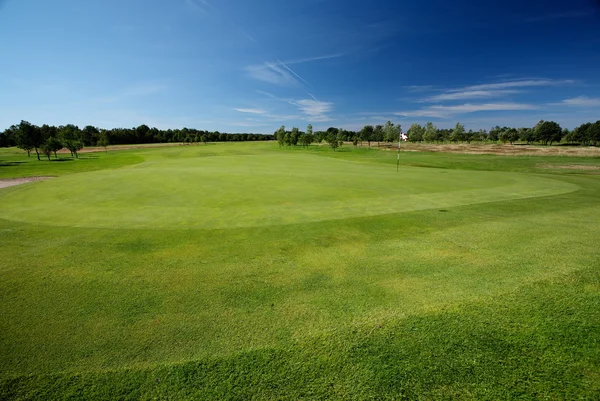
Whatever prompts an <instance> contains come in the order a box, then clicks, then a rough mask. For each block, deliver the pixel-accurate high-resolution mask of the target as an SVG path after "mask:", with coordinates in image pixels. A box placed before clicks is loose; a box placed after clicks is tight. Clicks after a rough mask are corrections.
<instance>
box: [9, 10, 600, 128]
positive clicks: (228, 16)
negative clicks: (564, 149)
mask: <svg viewBox="0 0 600 401" xmlns="http://www.w3.org/2000/svg"><path fill="white" fill-rule="evenodd" d="M0 54H2V55H3V57H2V62H0V129H4V128H6V127H8V126H10V125H11V124H16V123H18V122H19V121H20V120H21V119H25V120H28V121H31V122H32V123H35V124H43V123H48V124H55V125H61V124H68V123H74V124H78V125H80V126H84V125H87V124H91V125H95V126H100V127H103V128H113V127H132V126H137V125H140V124H142V123H145V124H148V125H150V126H156V127H158V128H180V127H184V126H187V127H192V128H198V129H208V130H219V131H223V132H264V133H271V132H273V131H274V130H275V129H276V128H278V127H279V126H280V125H282V124H285V125H286V126H288V127H291V126H298V127H301V128H304V127H306V125H307V124H308V123H309V122H310V123H312V124H313V125H314V126H315V128H316V129H320V128H327V127H329V126H336V127H343V128H346V129H359V128H360V127H361V126H363V125H365V124H379V123H384V122H385V121H387V120H392V121H393V122H396V123H401V124H402V125H403V127H404V128H405V129H406V128H408V126H409V125H410V124H412V123H415V122H417V123H424V122H426V121H433V122H434V123H435V124H436V125H437V126H439V127H450V126H453V125H454V124H455V123H456V122H457V121H460V122H461V123H464V124H465V125H466V127H467V128H472V129H479V128H486V129H489V128H490V127H492V126H494V125H496V124H498V125H509V126H532V125H534V124H535V123H536V122H537V121H538V120H540V119H546V120H549V119H553V120H555V121H557V122H559V123H560V124H561V125H563V126H565V127H569V128H573V127H575V126H577V125H579V124H581V123H582V122H587V121H596V120H598V119H600V4H599V3H598V2H594V1H591V0H590V1H588V0H570V1H539V0H527V1H523V0H519V1H503V2H491V1H482V2H473V1H464V0H453V1H447V0H444V1H441V0H432V1H427V0H424V1H401V0H398V1H376V0H373V1H355V0H344V1H336V0H296V1H293V0H285V1H282V0H277V1H275V0H254V1H249V0H243V1H242V0H85V1H83V0H0Z"/></svg>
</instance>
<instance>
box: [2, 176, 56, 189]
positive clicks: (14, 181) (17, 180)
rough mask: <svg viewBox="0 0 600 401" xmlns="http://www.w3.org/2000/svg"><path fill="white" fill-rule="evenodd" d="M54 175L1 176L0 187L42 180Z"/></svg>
mask: <svg viewBox="0 0 600 401" xmlns="http://www.w3.org/2000/svg"><path fill="white" fill-rule="evenodd" d="M48 178H54V177H22V178H2V179H0V188H6V187H13V186H15V185H21V184H25V183H27V182H34V181H43V180H47V179H48Z"/></svg>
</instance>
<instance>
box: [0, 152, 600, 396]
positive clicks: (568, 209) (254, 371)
mask: <svg viewBox="0 0 600 401" xmlns="http://www.w3.org/2000/svg"><path fill="white" fill-rule="evenodd" d="M196 149H201V150H196ZM203 152H205V153H203ZM233 154H237V155H246V157H250V156H249V155H253V156H251V157H257V158H259V159H263V160H265V161H266V162H268V164H271V163H275V165H276V166H277V167H278V169H276V171H278V172H283V173H284V174H285V175H288V174H291V178H292V177H295V176H294V175H293V172H294V171H295V169H294V168H293V167H294V166H296V165H297V166H301V167H302V168H300V169H299V170H300V171H301V172H304V171H306V169H308V168H309V167H310V166H311V165H313V164H316V165H317V166H321V168H322V170H323V174H325V175H327V174H332V172H334V173H335V175H337V176H338V179H339V180H342V181H343V182H344V183H345V185H344V186H336V184H335V180H332V181H333V182H332V184H331V185H330V186H329V187H327V186H326V185H322V186H319V185H317V184H315V183H311V185H309V186H307V187H306V188H307V193H298V192H292V194H293V196H291V197H290V201H292V202H294V201H295V199H297V197H298V196H300V197H301V196H304V198H302V202H296V207H297V208H298V209H301V208H302V205H303V204H304V203H307V204H308V203H310V202H311V201H312V200H313V199H317V200H318V194H319V192H321V193H322V194H323V196H324V197H327V198H328V199H326V200H328V201H332V199H331V198H334V199H335V197H336V196H339V197H343V198H345V197H348V196H352V194H351V193H352V192H354V191H360V190H361V189H363V190H364V186H367V188H368V189H370V190H372V191H380V192H381V194H383V195H385V196H389V197H391V198H393V197H394V196H397V194H396V193H395V192H394V191H397V190H398V189H397V188H396V187H397V185H398V181H396V180H398V179H399V177H398V176H396V175H394V174H395V158H394V157H392V156H391V155H390V154H387V153H385V152H376V151H370V152H369V151H366V150H349V149H342V151H339V152H332V151H329V150H327V149H323V148H318V149H316V148H315V149H310V150H308V151H304V150H299V149H298V150H283V151H280V150H279V149H277V148H276V145H275V146H273V145H271V144H234V145H233V144H231V145H230V144H227V145H214V146H213V147H210V146H207V147H204V148H200V147H196V148H193V149H191V148H187V147H186V148H177V149H159V150H131V151H123V152H119V155H111V154H110V153H109V154H108V155H101V154H99V155H98V156H99V158H98V159H95V160H91V161H86V160H80V161H74V162H73V164H72V166H73V167H71V168H70V169H69V170H53V169H55V167H54V166H53V165H52V163H47V162H46V163H44V162H37V160H35V161H33V160H32V161H30V162H29V161H28V163H25V164H24V165H22V169H23V170H22V171H23V174H22V175H27V173H29V172H32V171H34V170H36V169H37V170H38V171H39V172H40V173H38V174H36V175H62V177H61V178H57V179H55V180H52V181H48V182H44V183H31V184H25V185H24V186H22V187H13V188H5V189H2V190H0V202H1V203H2V205H3V206H2V209H1V213H2V216H3V218H4V219H1V220H0V249H1V250H2V252H1V253H0V277H1V279H0V316H1V317H2V318H1V320H0V398H9V399H66V398H75V399H81V398H88V399H156V398H160V399H190V398H191V399H252V398H254V399H290V400H297V399H326V398H329V399H402V398H407V399H416V398H421V399H494V400H496V399H514V398H521V399H573V398H580V399H595V398H598V397H599V396H600V385H599V383H600V380H599V379H600V355H599V354H600V347H599V345H600V344H598V340H599V339H600V324H599V323H598V322H600V279H599V277H600V276H599V273H598V268H599V267H600V251H599V250H598V247H597V238H600V224H599V223H600V221H598V220H600V217H599V216H600V214H599V213H598V208H599V207H600V206H599V205H598V202H597V199H598V195H599V192H600V181H599V179H598V176H597V175H593V174H590V172H588V171H571V170H561V169H558V170H542V169H539V168H537V167H536V166H538V165H539V164H540V163H545V164H553V163H557V164H580V162H581V161H580V160H579V159H575V158H573V159H568V162H565V159H564V158H556V159H553V158H550V157H547V158H540V157H506V158H503V157H499V156H468V155H452V154H448V155H441V154H417V153H414V154H413V153H411V154H407V155H406V157H403V164H404V166H405V167H404V169H403V171H413V170H414V173H412V174H416V175H415V177H414V180H413V181H410V182H411V184H410V188H406V189H405V190H407V191H408V190H409V189H410V190H411V191H413V193H415V192H419V191H424V192H421V193H424V194H427V193H434V191H435V189H436V188H435V187H437V189H438V191H441V192H443V191H449V188H448V187H449V185H448V186H446V187H445V186H444V185H447V184H448V183H452V184H453V185H458V186H459V187H460V188H461V189H462V190H464V191H472V190H474V189H486V188H487V189H489V188H495V187H494V185H496V188H500V187H502V185H505V186H506V185H509V186H510V185H512V183H514V182H515V180H516V181H518V180H520V179H525V180H526V182H527V184H525V185H523V188H522V190H525V189H527V187H528V186H531V185H537V182H538V180H539V182H541V183H544V184H543V185H542V187H545V186H546V185H549V186H552V185H554V184H555V183H559V184H560V185H561V186H562V185H564V186H565V188H566V187H568V188H569V191H559V192H558V193H556V192H555V193H551V194H545V195H544V196H532V197H527V198H518V197H517V198H511V197H508V198H507V197H504V198H499V199H498V200H496V201H494V200H493V199H489V200H487V201H486V203H482V202H478V201H476V200H475V201H474V202H473V203H471V204H462V205H452V204H450V203H447V204H446V205H445V206H444V207H443V208H438V207H436V208H426V209H421V210H409V211H401V212H396V213H389V212H388V213H386V214H374V215H366V216H365V215H361V214H360V213H359V214H350V215H349V216H347V217H346V218H341V217H340V216H335V219H333V220H332V219H328V218H326V216H321V217H319V219H316V220H311V219H302V220H301V221H299V222H292V223H287V224H274V225H256V224H252V225H249V226H245V227H239V226H236V227H234V228H214V227H213V228H209V229H207V228H198V227H193V226H189V225H188V226H183V227H177V226H173V227H171V228H169V229H167V228H166V227H161V229H153V228H149V227H142V228H140V227H136V224H134V223H131V222H130V223H129V224H128V225H127V227H125V226H124V225H119V224H116V227H115V228H110V227H76V224H74V223H73V222H72V220H70V219H72V217H70V213H74V214H76V215H78V214H77V213H78V212H77V211H76V210H74V209H77V208H79V207H84V206H85V205H84V204H83V203H82V202H79V201H77V202H75V201H76V200H77V198H72V197H74V196H75V195H76V194H75V193H73V192H72V190H71V189H70V186H68V187H67V188H65V187H63V186H62V185H58V184H60V183H61V181H62V180H65V181H64V182H68V183H71V184H72V185H76V186H80V185H82V186H84V188H85V191H84V190H81V193H80V195H79V196H80V199H86V195H85V193H86V192H87V193H88V194H93V196H92V195H90V196H89V201H90V202H92V203H93V202H95V201H96V199H97V196H99V194H98V193H96V192H94V188H95V187H96V185H99V186H102V185H104V184H102V180H103V179H104V178H106V179H109V178H111V177H112V174H114V173H116V172H119V171H123V174H124V175H127V173H129V172H130V171H132V170H142V171H143V169H145V168H148V169H149V170H152V172H153V173H154V174H158V173H157V171H156V170H159V171H160V170H161V168H160V167H161V166H162V168H163V169H164V170H165V171H167V172H168V171H170V169H175V170H176V171H177V172H178V173H181V172H182V171H184V167H182V165H181V163H184V164H185V163H187V164H188V165H189V166H190V169H199V174H200V175H201V176H202V174H203V173H202V171H204V170H202V168H201V167H202V166H209V167H210V171H211V172H212V171H219V170H220V169H222V168H226V167H227V165H228V164H229V163H230V162H231V163H236V162H235V161H232V160H231V156H232V155H233ZM403 156H404V155H403ZM6 157H7V156H5V155H4V154H0V160H2V159H4V158H6ZM10 157H15V158H16V156H12V155H10ZM25 159H26V158H25ZM214 159H219V160H214ZM239 159H240V158H238V160H239ZM279 159H281V160H285V163H283V162H281V163H280V164H277V160H279ZM21 160H23V158H22V156H21ZM204 160H205V161H204ZM225 160H227V162H226V163H223V161H225ZM592 160H593V159H592ZM133 161H137V162H138V164H135V165H133ZM30 163H31V164H30ZM204 163H207V164H206V165H205V164H204ZM286 163H289V164H290V165H291V167H292V168H290V169H289V170H286V169H284V170H281V169H282V166H285V165H286ZM340 163H341V165H342V166H344V167H343V169H341V170H336V169H335V168H334V166H338V165H340ZM79 166H81V168H82V170H83V171H82V173H81V174H80V173H77V171H78V170H77V168H78V167H79ZM408 167H410V168H408ZM107 168H108V170H106V169H107ZM115 168H118V169H117V170H115ZM486 168H487V170H490V171H486ZM3 169H4V167H0V174H5V176H11V175H12V176H13V177H14V176H18V175H19V172H20V171H21V170H19V169H18V168H14V169H13V167H9V169H10V174H9V173H7V172H5V171H4V170H3ZM386 169H387V170H390V169H391V170H392V172H393V173H394V174H391V175H389V176H388V175H386V174H387V170H386ZM100 170H103V171H100ZM317 170H318V169H317ZM363 170H365V171H369V172H371V174H365V175H366V177H362V176H361V171H363ZM85 171H88V172H85ZM90 171H96V172H90ZM234 171H235V169H234V170H232V171H230V172H229V174H230V175H232V176H233V175H234ZM420 171H422V173H420ZM432 171H435V172H441V171H447V172H448V173H449V176H450V177H452V178H449V179H448V181H444V179H443V178H442V179H440V178H438V176H439V175H442V174H437V175H436V174H432V173H431V172H432ZM511 171H516V172H511ZM102 172H105V173H106V175H102ZM310 172H311V174H308V176H313V175H315V174H318V171H316V172H315V173H314V174H313V171H312V170H310ZM541 172H544V173H545V174H540V173H541ZM12 173H14V174H12ZM72 173H77V174H72ZM345 174H348V175H349V176H353V175H356V176H357V178H356V179H357V181H358V183H359V184H356V186H352V185H354V184H352V183H351V182H350V181H351V180H346V177H345ZM453 174H454V175H453ZM273 175H275V176H277V174H273ZM171 176H172V175H170V174H168V173H167V174H165V175H164V176H162V177H163V178H162V182H163V183H164V185H165V186H167V185H169V181H170V177H171ZM78 177H89V180H88V182H86V180H83V181H80V180H77V179H78ZM139 177H140V176H139V175H138V176H137V180H138V181H139V182H135V183H134V184H130V185H136V186H138V185H141V186H143V185H144V182H142V179H140V178H139ZM256 177H262V178H257V179H256V181H254V184H255V185H254V186H255V187H256V191H258V192H261V193H262V194H263V196H264V198H265V199H264V201H265V202H267V203H268V200H269V199H270V198H271V197H273V196H279V197H283V196H284V195H285V193H283V194H282V193H276V192H273V193H269V192H268V190H269V185H268V182H269V181H268V179H270V178H272V175H269V174H268V172H266V171H260V174H256ZM148 178H149V177H148ZM334 178H335V177H334ZM247 179H252V177H250V178H247ZM261 179H262V180H266V183H265V182H261ZM277 179H278V178H277ZM419 179H420V180H423V181H424V182H423V183H420V182H419ZM69 180H74V181H69ZM222 181H225V178H223V179H222ZM317 181H318V180H317ZM369 181H373V182H372V183H371V182H369ZM487 181H492V182H487ZM277 182H279V181H277ZM281 182H285V181H281ZM281 182H280V184H281ZM54 183H56V185H55V186H53V185H51V184H54ZM47 184H50V185H49V186H46V185H47ZM300 184H302V181H300V182H298V185H300ZM419 184H421V185H422V186H421V187H420V186H419ZM219 185H220V184H219V183H211V186H213V187H214V188H215V190H217V189H218V187H219ZM224 185H226V184H224ZM369 185H370V186H371V187H369ZM427 185H430V187H427ZM347 186H349V187H347ZM407 186H408V185H407ZM41 188H43V189H44V190H43V191H39V190H38V189H41ZM149 188H156V185H151V186H150V187H149ZM165 188H167V187H165ZM201 188H205V187H201ZM206 188H208V186H207V187H206ZM290 188H292V187H290ZM294 188H295V187H293V188H292V189H294ZM158 189H160V187H158ZM542 189H543V188H542ZM105 190H106V191H110V190H111V188H110V187H108V188H105ZM116 190H117V191H120V190H121V189H116ZM290 190H291V189H290ZM294 190H295V189H294ZM52 191H56V194H57V195H53V192H52ZM63 191H64V193H66V194H69V196H68V197H65V199H63V202H62V203H61V202H58V203H56V202H55V203H52V207H48V208H47V209H46V212H47V213H50V214H51V213H53V212H54V211H56V214H54V215H52V214H51V215H52V216H53V218H55V219H56V221H55V222H53V221H52V219H47V220H46V221H44V223H43V224H40V223H38V222H37V220H36V219H32V220H29V221H27V222H19V221H14V220H13V219H12V217H13V216H11V213H10V210H18V209H19V203H18V202H15V201H14V199H15V198H14V197H17V198H16V199H19V201H20V202H39V203H40V204H43V198H44V197H45V196H46V195H45V194H46V193H47V192H48V193H49V194H48V197H49V198H50V199H53V198H52V196H57V197H58V196H59V194H60V193H61V192H63ZM88 191H89V192H88ZM187 191H191V192H193V189H191V188H188V189H187ZM246 191H252V188H251V186H250V188H248V189H246ZM265 191H267V192H265ZM427 191H428V192H427ZM117 193H120V192H117ZM22 194H30V196H29V197H25V196H23V195H22ZM498 194H499V195H502V191H499V192H498ZM161 196H164V197H169V196H171V195H170V193H168V192H167V191H165V193H164V194H161V193H160V191H158V192H157V193H156V194H155V195H154V198H155V200H156V199H157V197H158V199H160V197H161ZM181 196H184V197H186V200H188V201H189V200H190V199H192V198H193V196H191V195H189V194H188V192H186V193H185V194H182V195H181ZM229 196H232V195H231V194H230V195H229ZM239 196H240V197H241V198H243V199H245V201H246V202H247V201H248V200H247V199H249V198H248V197H249V196H250V195H249V194H240V195H239ZM449 196H450V195H449ZM33 198H35V199H33ZM38 198H41V199H38ZM367 198H368V197H367ZM11 199H12V200H11ZM70 199H74V201H73V203H71V204H72V205H73V210H70V209H69V207H68V204H69V203H70V202H71V200H70ZM250 199H254V200H253V201H254V202H259V201H261V198H260V196H256V197H255V198H250ZM351 199H352V198H351ZM354 199H355V200H356V201H357V202H359V201H361V200H362V199H363V198H361V197H360V196H355V197H354ZM117 200H118V199H117ZM175 201H176V199H170V202H175ZM282 201H283V199H281V198H277V199H276V201H274V202H272V204H271V205H270V206H271V207H275V206H276V205H277V204H278V203H281V202H282ZM335 201H339V200H335ZM215 202H218V201H217V200H215ZM230 202H233V200H232V199H223V204H224V205H227V204H228V203H230ZM65 203H66V204H65ZM383 203H385V202H383ZM167 205H169V203H166V204H165V208H167V207H168V206H167ZM122 207H124V206H122ZM56 208H58V210H55V209H56ZM92 209H93V208H90V209H89V211H90V213H92V212H93V210H92ZM230 210H231V213H235V210H236V207H235V206H231V209H230ZM299 212H301V210H299ZM37 217H39V218H41V217H43V214H40V215H38V216H37ZM156 218H157V219H160V214H159V215H158V216H156ZM65 220H66V221H67V222H70V223H69V224H65V222H64V221H65ZM161 224H163V223H161ZM163 225H164V224H163Z"/></svg>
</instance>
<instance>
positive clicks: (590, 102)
mask: <svg viewBox="0 0 600 401" xmlns="http://www.w3.org/2000/svg"><path fill="white" fill-rule="evenodd" d="M551 104H552V105H554V106H574V107H600V98H598V97H596V98H593V97H587V96H579V97H573V98H570V99H565V100H563V101H562V102H560V103H551Z"/></svg>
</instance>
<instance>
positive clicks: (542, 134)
mask: <svg viewBox="0 0 600 401" xmlns="http://www.w3.org/2000/svg"><path fill="white" fill-rule="evenodd" d="M534 131H535V139H536V140H537V141H538V142H540V143H542V144H544V145H548V143H550V145H552V142H560V140H561V139H562V128H560V125H558V123H555V122H554V121H543V120H542V121H540V122H539V123H537V125H536V126H535V129H534Z"/></svg>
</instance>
